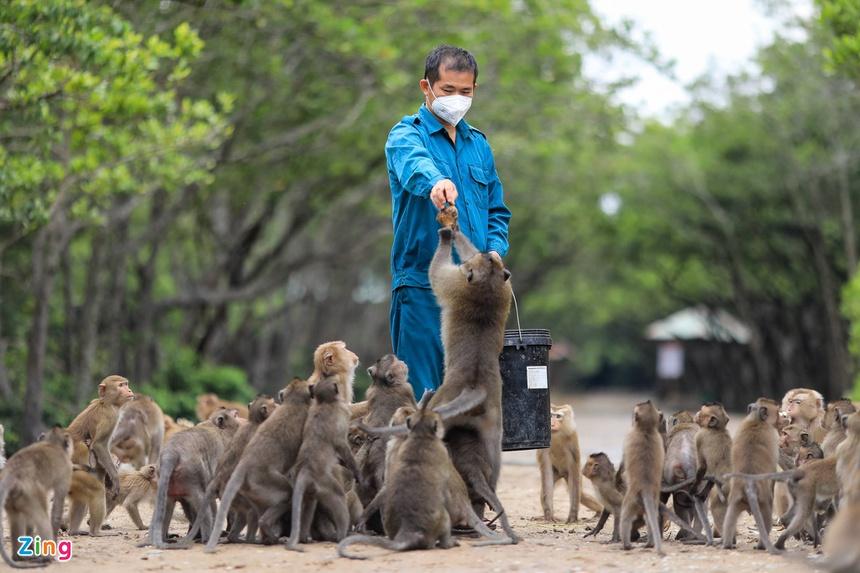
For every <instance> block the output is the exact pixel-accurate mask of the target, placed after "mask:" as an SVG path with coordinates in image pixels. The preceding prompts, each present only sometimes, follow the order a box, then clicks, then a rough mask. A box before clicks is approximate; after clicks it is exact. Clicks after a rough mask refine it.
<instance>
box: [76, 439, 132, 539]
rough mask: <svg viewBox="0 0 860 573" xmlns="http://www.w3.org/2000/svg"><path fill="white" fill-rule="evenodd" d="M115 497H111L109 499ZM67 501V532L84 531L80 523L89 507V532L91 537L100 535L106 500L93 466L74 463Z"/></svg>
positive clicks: (103, 487)
mask: <svg viewBox="0 0 860 573" xmlns="http://www.w3.org/2000/svg"><path fill="white" fill-rule="evenodd" d="M77 447H80V446H77ZM79 457H82V456H79ZM120 491H122V490H120ZM115 499H116V498H113V497H112V498H111V501H113V500H115ZM69 501H70V504H69V534H70V535H83V534H84V533H85V532H84V531H82V530H81V523H83V521H84V517H85V516H86V513H87V509H89V512H90V519H89V534H90V536H92V537H97V536H99V535H101V529H102V523H104V520H105V517H107V510H106V504H107V501H106V498H105V484H104V481H102V478H101V476H100V475H99V473H98V472H97V471H96V470H95V469H94V468H91V467H89V466H83V465H79V464H75V466H74V468H73V471H72V481H71V483H70V485H69Z"/></svg>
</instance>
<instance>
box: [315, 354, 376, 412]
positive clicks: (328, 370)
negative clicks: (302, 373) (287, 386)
mask: <svg viewBox="0 0 860 573" xmlns="http://www.w3.org/2000/svg"><path fill="white" fill-rule="evenodd" d="M358 362H359V360H358V355H357V354H356V353H355V352H353V351H352V350H350V349H349V348H347V347H346V343H345V342H343V341H342V340H335V341H332V342H324V343H322V344H320V345H319V346H317V348H316V350H314V371H313V372H312V373H311V376H310V378H308V384H316V383H317V381H319V380H321V379H322V378H325V377H334V378H335V379H336V381H337V385H338V390H339V392H340V395H341V396H342V397H343V399H344V401H345V402H346V403H347V404H349V405H350V409H351V410H352V408H353V407H355V408H357V410H356V414H361V415H364V414H365V413H366V406H367V404H365V403H361V404H352V399H353V391H352V386H353V382H354V381H355V369H356V368H358ZM353 417H355V416H353Z"/></svg>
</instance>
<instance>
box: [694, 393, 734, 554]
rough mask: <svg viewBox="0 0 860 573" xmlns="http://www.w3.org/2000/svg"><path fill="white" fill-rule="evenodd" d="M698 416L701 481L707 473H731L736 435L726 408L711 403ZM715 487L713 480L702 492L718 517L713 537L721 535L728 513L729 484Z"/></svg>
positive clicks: (712, 474)
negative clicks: (732, 432) (730, 433)
mask: <svg viewBox="0 0 860 573" xmlns="http://www.w3.org/2000/svg"><path fill="white" fill-rule="evenodd" d="M694 419H695V421H696V422H697V423H698V424H699V431H698V433H697V434H696V456H697V459H698V466H699V469H698V474H697V477H698V479H699V481H701V480H702V479H703V478H704V477H705V476H706V475H711V476H722V475H724V474H727V473H729V472H730V471H731V470H732V460H731V450H732V437H731V435H729V431H728V429H727V428H726V426H728V423H729V416H728V414H726V409H725V408H724V407H723V405H722V404H720V403H719V402H707V403H705V404H703V405H702V407H701V408H700V409H699V411H698V412H697V413H696V416H695V418H694ZM713 486H714V484H713V483H710V484H708V485H706V486H705V488H704V489H703V490H701V491H702V495H703V497H704V496H708V495H709V496H710V501H709V505H710V508H711V514H712V515H713V516H714V531H713V536H714V537H720V531H721V530H722V527H723V520H724V519H725V516H726V500H727V499H728V496H729V486H728V484H721V485H720V484H717V485H716V488H717V489H712V488H713ZM706 490H707V491H706Z"/></svg>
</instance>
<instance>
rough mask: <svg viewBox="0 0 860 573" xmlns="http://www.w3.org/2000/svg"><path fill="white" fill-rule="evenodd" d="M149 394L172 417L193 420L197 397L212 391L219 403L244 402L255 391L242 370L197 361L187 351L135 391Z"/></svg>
mask: <svg viewBox="0 0 860 573" xmlns="http://www.w3.org/2000/svg"><path fill="white" fill-rule="evenodd" d="M135 390H136V391H140V392H142V393H144V394H149V395H150V396H151V397H152V398H153V399H154V400H155V401H156V402H158V403H159V404H160V405H161V406H162V408H163V409H164V411H165V413H166V414H170V415H171V416H173V417H174V418H180V417H181V418H188V419H189V420H196V416H195V413H194V408H195V406H196V404H197V396H198V395H199V394H206V393H209V392H214V393H215V394H217V395H218V397H219V398H221V399H223V400H231V401H236V402H242V403H244V402H248V401H250V400H251V399H253V397H254V395H255V394H256V392H255V391H254V390H253V388H251V386H250V385H249V384H248V378H247V376H246V375H245V373H244V372H243V371H242V370H239V369H238V368H233V367H230V366H220V365H216V364H211V363H208V362H205V361H203V360H201V359H200V358H199V357H198V356H196V355H195V354H194V353H193V352H192V351H190V350H188V349H183V350H177V351H175V352H173V353H171V356H170V357H169V358H168V359H167V360H166V361H165V367H164V368H163V369H162V370H161V371H159V372H157V373H156V374H155V375H154V376H153V379H152V381H151V382H149V383H148V384H143V385H141V386H140V387H139V388H136V389H135Z"/></svg>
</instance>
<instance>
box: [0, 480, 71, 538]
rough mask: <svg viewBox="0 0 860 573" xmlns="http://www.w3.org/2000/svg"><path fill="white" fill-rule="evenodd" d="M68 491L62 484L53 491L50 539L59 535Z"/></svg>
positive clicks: (66, 485) (66, 486)
mask: <svg viewBox="0 0 860 573" xmlns="http://www.w3.org/2000/svg"><path fill="white" fill-rule="evenodd" d="M68 491H69V486H68V484H63V485H62V486H61V487H60V488H57V489H55V490H54V500H53V502H52V506H51V534H52V537H51V539H56V538H57V535H59V533H60V524H61V523H62V521H63V505H64V504H65V502H66V494H67V493H68ZM0 542H2V540H0Z"/></svg>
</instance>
